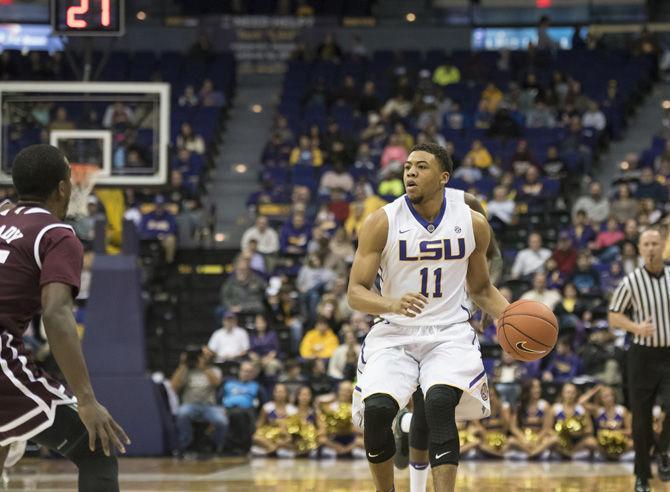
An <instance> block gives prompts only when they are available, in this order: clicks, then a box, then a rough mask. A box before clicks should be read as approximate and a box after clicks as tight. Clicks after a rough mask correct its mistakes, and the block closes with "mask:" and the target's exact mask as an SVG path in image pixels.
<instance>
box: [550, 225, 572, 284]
mask: <svg viewBox="0 0 670 492" xmlns="http://www.w3.org/2000/svg"><path fill="white" fill-rule="evenodd" d="M552 258H553V259H554V260H555V261H556V263H557V265H558V270H559V271H560V272H561V274H563V275H565V276H568V275H570V274H572V272H573V271H574V269H575V266H577V249H575V247H574V246H573V244H572V240H571V238H570V233H569V232H568V231H561V232H560V233H559V234H558V242H557V243H556V249H555V250H554V252H553V254H552Z"/></svg>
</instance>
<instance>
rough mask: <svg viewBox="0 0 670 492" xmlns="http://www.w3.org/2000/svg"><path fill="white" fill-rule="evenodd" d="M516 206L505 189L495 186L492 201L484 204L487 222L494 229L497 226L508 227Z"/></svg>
mask: <svg viewBox="0 0 670 492" xmlns="http://www.w3.org/2000/svg"><path fill="white" fill-rule="evenodd" d="M515 207H516V204H515V203H514V200H511V199H510V198H509V196H508V192H507V188H505V187H504V186H496V187H495V188H494V189H493V200H491V201H490V202H488V203H487V204H486V211H487V212H488V217H489V221H491V222H492V224H491V225H493V227H494V229H496V222H497V225H498V226H499V225H501V224H502V225H504V226H508V225H510V224H511V223H512V222H513V220H514V209H515Z"/></svg>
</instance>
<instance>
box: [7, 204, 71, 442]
mask: <svg viewBox="0 0 670 492" xmlns="http://www.w3.org/2000/svg"><path fill="white" fill-rule="evenodd" d="M82 263H83V248H82V246H81V243H80V242H79V239H77V237H76V236H75V234H74V231H73V229H72V227H70V226H68V225H66V224H63V223H62V222H60V221H59V220H58V219H57V218H56V217H55V216H53V215H52V214H51V213H50V212H48V211H47V210H45V209H43V208H40V207H38V206H12V207H10V208H6V207H3V206H2V205H0V445H7V444H10V443H11V442H14V441H18V440H25V439H29V438H30V437H32V436H34V435H36V434H38V433H39V432H41V431H43V430H44V429H46V428H48V427H49V426H50V425H51V423H53V418H54V415H55V412H56V406H57V405H60V404H67V403H72V402H74V399H73V398H72V396H71V395H70V394H69V393H68V391H67V390H66V389H65V388H64V387H63V386H62V385H61V384H60V383H58V382H56V381H55V380H53V379H52V378H51V377H49V376H48V375H47V374H46V373H45V372H43V371H42V370H41V369H39V368H38V367H37V366H36V365H35V364H34V362H33V359H32V356H31V354H30V352H29V351H28V350H27V349H26V348H25V346H24V344H23V340H22V337H23V333H24V332H25V330H26V328H27V327H28V325H29V323H30V321H31V320H32V319H33V317H34V316H35V315H36V314H38V313H40V311H41V309H42V306H41V290H42V287H43V286H45V285H46V284H49V283H53V282H59V283H63V284H66V285H69V286H71V287H72V295H73V296H76V295H77V292H78V290H79V281H80V277H81V269H82Z"/></svg>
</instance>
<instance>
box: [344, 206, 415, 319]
mask: <svg viewBox="0 0 670 492" xmlns="http://www.w3.org/2000/svg"><path fill="white" fill-rule="evenodd" d="M388 227H389V224H388V218H387V217H386V212H384V210H381V209H380V210H377V211H376V212H374V213H372V214H371V215H370V216H369V217H368V218H367V219H366V221H365V223H364V224H363V227H361V231H360V233H359V235H358V249H357V250H356V256H355V257H354V263H353V265H352V266H351V274H350V276H349V289H348V291H347V299H348V300H349V306H351V308H352V309H354V310H356V311H362V312H364V313H368V314H372V315H378V314H384V313H396V314H400V315H403V316H408V317H410V318H413V317H415V316H416V315H417V314H419V313H421V311H422V310H423V308H424V306H425V305H426V302H427V301H428V300H427V299H426V298H425V297H424V296H422V295H421V294H419V293H407V294H405V295H404V296H403V297H402V298H401V299H388V298H385V297H382V296H381V295H379V294H377V293H375V292H372V290H371V289H372V286H373V284H374V282H375V278H376V276H377V271H378V270H379V265H380V263H381V257H382V252H383V251H384V247H385V246H386V238H387V236H388Z"/></svg>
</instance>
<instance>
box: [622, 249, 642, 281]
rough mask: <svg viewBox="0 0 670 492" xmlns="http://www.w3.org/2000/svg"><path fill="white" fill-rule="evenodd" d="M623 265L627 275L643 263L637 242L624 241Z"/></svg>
mask: <svg viewBox="0 0 670 492" xmlns="http://www.w3.org/2000/svg"><path fill="white" fill-rule="evenodd" d="M621 265H622V267H623V273H624V274H625V275H628V274H629V273H631V272H632V271H633V270H635V269H636V268H638V267H639V266H640V265H641V262H640V254H639V253H638V251H637V245H636V243H634V242H632V241H624V242H623V243H622V244H621Z"/></svg>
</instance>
